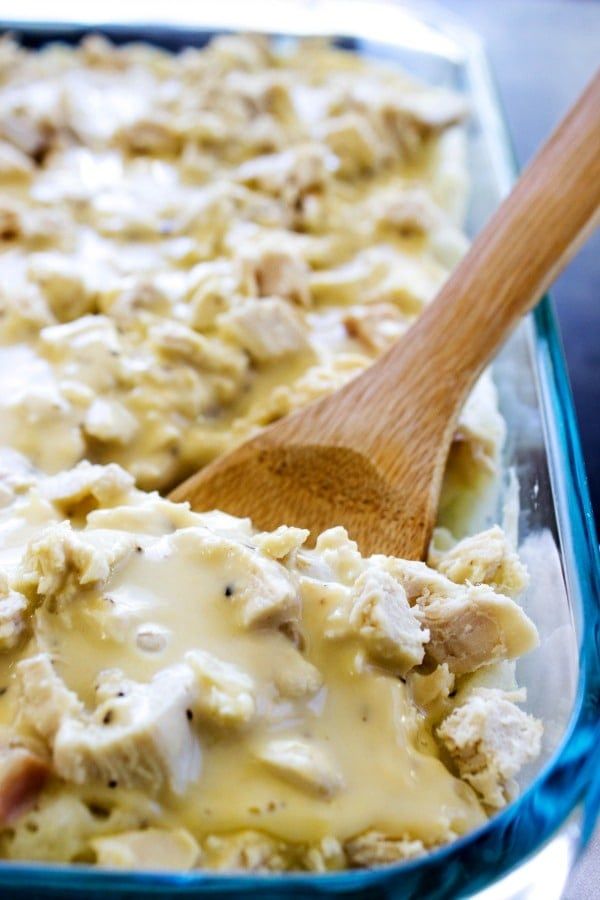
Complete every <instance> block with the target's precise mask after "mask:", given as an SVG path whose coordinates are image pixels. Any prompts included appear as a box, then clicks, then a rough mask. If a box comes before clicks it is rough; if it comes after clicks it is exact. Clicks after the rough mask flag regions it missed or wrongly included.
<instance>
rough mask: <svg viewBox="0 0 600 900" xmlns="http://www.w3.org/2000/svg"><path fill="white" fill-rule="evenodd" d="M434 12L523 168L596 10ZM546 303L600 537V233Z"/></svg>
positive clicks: (586, 56) (593, 58) (491, 7)
mask: <svg viewBox="0 0 600 900" xmlns="http://www.w3.org/2000/svg"><path fill="white" fill-rule="evenodd" d="M438 5H440V6H444V7H447V8H448V9H449V10H450V11H451V12H452V13H453V14H454V15H455V16H457V17H459V18H461V19H462V20H463V22H464V23H465V24H467V25H470V26H471V27H472V28H473V29H474V30H475V31H476V32H478V34H479V35H480V36H481V37H482V38H483V40H484V42H485V44H486V49H487V51H488V56H489V58H490V59H491V62H492V67H493V69H494V72H495V75H496V79H497V83H498V87H499V91H500V96H501V100H502V103H503V106H504V110H505V112H506V117H507V119H508V124H509V129H510V132H511V135H512V138H513V142H514V145H515V149H516V152H517V157H518V160H519V164H520V165H521V166H522V165H523V164H524V163H526V162H527V160H528V159H530V157H531V156H532V155H533V153H534V152H535V150H536V148H537V147H538V146H539V144H540V143H541V142H542V140H543V139H544V138H545V137H546V136H547V135H548V134H549V133H550V131H551V130H552V127H553V126H554V125H555V124H556V122H557V121H558V120H559V118H560V117H561V116H562V115H563V113H564V112H565V111H566V110H567V108H568V106H569V105H570V104H571V103H572V102H573V101H574V100H575V98H576V97H577V95H578V94H579V93H580V92H581V90H582V89H583V87H584V85H585V84H586V82H587V81H589V79H590V78H591V77H592V75H593V73H594V71H595V69H597V68H598V67H599V66H600V2H596V0H587V2H586V0H579V2H578V0H438ZM551 296H552V298H553V300H554V304H555V308H556V310H557V312H558V318H559V322H560V328H561V332H562V338H563V343H564V348H565V354H566V357H567V364H568V369H569V376H570V379H571V387H572V389H573V395H574V398H575V408H576V411H577V417H578V421H579V430H580V434H581V439H582V444H583V452H584V456H585V461H586V469H587V474H588V483H589V487H590V492H591V495H592V503H593V506H594V513H595V519H596V528H597V530H598V531H599V532H600V527H599V526H600V231H598V232H596V234H595V236H594V237H593V238H592V239H591V240H590V241H589V243H588V244H587V245H586V247H585V248H584V249H583V250H582V251H581V252H580V254H579V256H578V257H577V258H576V259H575V260H573V262H572V263H571V264H570V265H569V267H568V269H567V270H566V271H565V272H564V273H563V275H562V276H561V277H560V279H559V280H558V281H557V283H556V285H555V286H554V287H553V288H552V291H551ZM598 897H599V898H600V886H599V887H598Z"/></svg>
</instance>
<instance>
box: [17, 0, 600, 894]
mask: <svg viewBox="0 0 600 900" xmlns="http://www.w3.org/2000/svg"><path fill="white" fill-rule="evenodd" d="M27 6H28V4H26V3H25V4H20V8H19V14H20V15H21V16H24V15H25V14H26V11H27ZM29 6H30V7H31V6H32V4H29ZM60 6H61V4H60V3H54V4H53V16H55V17H56V18H55V19H54V21H53V22H51V23H49V22H40V21H35V20H34V19H33V18H32V19H30V20H28V21H19V22H4V23H3V24H2V25H1V26H0V27H1V28H2V30H10V31H13V32H16V33H17V34H18V35H19V37H20V39H21V40H22V42H23V43H24V44H26V45H27V46H30V47H39V46H41V45H43V44H45V43H47V42H48V41H51V40H63V41H67V42H75V41H78V40H79V39H80V38H81V37H82V35H84V34H85V33H87V32H89V31H90V30H93V31H96V32H98V31H100V32H103V33H105V34H107V35H108V36H109V37H111V38H112V39H113V40H115V41H117V42H126V41H130V40H145V41H150V42H152V43H156V44H159V45H161V46H164V47H168V48H170V49H174V50H175V49H179V48H181V47H184V46H187V45H195V46H198V45H201V44H203V43H205V42H206V41H207V40H208V39H209V38H210V36H212V35H213V34H215V33H218V32H219V31H223V30H246V31H248V30H257V31H262V32H266V33H271V34H274V35H278V36H280V37H281V38H282V39H283V40H285V39H293V38H294V36H297V35H303V34H324V35H330V36H333V37H334V38H335V39H336V41H337V42H338V43H340V44H341V45H343V46H345V47H347V48H348V49H350V50H352V51H354V52H357V53H361V54H364V55H367V56H369V57H377V58H382V57H383V58H386V59H387V60H389V61H392V62H394V61H396V62H398V64H400V65H402V66H403V67H404V68H406V69H408V70H409V71H411V72H413V73H414V74H415V75H417V76H418V77H420V78H423V79H424V80H426V81H430V82H432V83H435V84H444V85H447V86H449V87H453V88H456V89H458V90H460V91H462V92H464V93H465V94H466V96H467V97H468V99H469V100H470V103H471V108H472V120H471V125H470V134H469V144H470V150H469V153H470V170H471V176H472V193H473V199H472V203H471V210H470V218H469V227H470V230H471V231H472V232H473V233H474V232H476V231H477V229H478V228H479V227H481V225H482V224H483V222H484V221H485V220H486V218H487V217H488V216H489V215H490V213H491V211H492V210H493V209H494V207H495V206H496V205H497V204H498V202H499V200H500V198H501V197H502V195H503V194H504V193H505V192H506V191H507V190H508V189H509V187H510V184H511V182H512V180H514V177H515V173H516V167H515V163H514V158H513V155H512V152H511V149H510V145H509V143H508V139H507V134H506V129H505V126H504V120H503V117H502V114H501V112H500V109H499V106H498V100H497V97H496V93H495V90H494V87H493V83H492V79H491V75H490V71H489V68H488V65H487V62H486V58H485V55H484V52H483V50H482V47H481V45H480V44H479V42H478V40H477V39H476V38H475V36H474V35H473V34H471V33H470V32H469V31H467V30H465V29H464V28H462V27H461V26H460V25H457V24H456V23H454V22H452V21H450V20H449V18H448V16H447V14H446V13H441V12H440V11H439V10H435V9H433V8H432V7H430V6H429V5H427V4H423V3H420V2H419V3H414V4H411V3H404V4H397V3H390V2H386V0H311V2H308V0H285V2H280V0H252V2H250V0H219V2H218V3H216V4H214V7H213V8H212V9H206V8H205V6H206V4H202V5H201V6H200V7H199V8H198V9H196V11H195V12H194V10H193V9H191V8H190V6H189V5H186V4H184V3H179V2H177V0H171V2H170V3H169V5H168V6H169V18H170V21H177V22H178V24H177V26H173V25H167V24H162V23H160V22H158V21H157V20H155V21H154V23H153V24H152V23H149V22H148V20H147V18H146V19H143V18H140V20H139V21H134V20H133V17H132V14H131V12H130V10H128V9H125V10H124V11H123V13H122V20H121V21H117V20H115V17H114V15H111V19H112V20H113V21H111V23H110V24H102V23H101V22H98V21H97V20H96V21H94V20H92V19H90V20H89V21H86V20H85V16H86V11H85V9H82V10H78V19H79V21H78V22H76V23H73V22H72V21H70V20H69V16H68V14H67V15H66V16H63V17H62V19H61V9H60ZM34 13H35V11H34V10H32V14H34ZM67 13H68V10H67ZM111 13H112V10H111ZM161 15H164V10H163V11H162V12H161ZM495 374H496V382H497V385H498V388H499V393H500V401H501V407H502V411H503V413H504V415H505V418H506V420H507V423H508V428H509V439H508V442H507V448H506V458H505V463H506V465H507V467H509V466H510V467H513V468H514V469H515V470H516V473H517V476H518V479H519V483H520V485H521V513H520V522H519V525H520V534H521V538H525V545H524V547H525V551H526V552H525V555H526V557H527V562H528V564H529V566H530V568H531V569H532V576H533V577H532V585H533V593H532V592H531V591H530V594H529V595H528V596H527V597H526V599H525V605H526V607H527V608H528V610H529V611H530V613H531V615H532V616H533V617H534V619H535V621H536V622H537V623H538V625H539V626H540V631H541V637H542V644H541V648H540V650H538V651H536V652H535V653H534V654H532V655H531V658H528V659H527V660H525V661H524V662H523V663H522V664H521V667H520V671H519V681H520V682H521V683H523V684H526V685H527V687H528V707H529V708H530V709H531V710H532V711H533V712H534V713H536V714H537V715H541V716H542V718H543V719H544V721H545V723H546V733H547V739H546V746H545V752H544V756H543V758H542V760H541V762H540V765H539V766H537V768H536V769H535V770H533V769H532V770H531V771H530V772H529V773H527V777H526V779H525V781H524V783H523V786H522V787H523V790H522V793H521V796H520V798H519V799H518V800H517V801H515V802H514V803H513V804H511V805H510V806H509V807H508V808H507V809H505V810H504V811H503V812H501V813H500V814H498V815H496V816H495V817H494V818H493V819H491V820H490V821H489V822H488V823H487V824H486V825H485V826H483V827H481V828H479V829H478V830H477V831H475V832H472V833H471V834H469V835H467V836H465V837H463V838H461V839H459V840H457V841H456V842H455V843H453V844H451V845H449V846H447V847H444V848H442V849H440V850H438V851H436V852H434V853H431V854H430V855H428V856H427V857H426V858H424V859H421V860H415V861H411V862H406V863H403V864H401V865H396V866H390V867H387V868H384V869H378V870H370V871H348V872H343V873H335V874H334V873H330V874H326V875H315V874H306V873H298V874H286V875H253V874H247V875H241V874H240V875H238V874H235V875H214V874H212V875H211V874H206V873H202V872H193V873H185V874H165V873H128V872H123V873H121V872H107V871H103V870H98V869H94V868H92V867H87V866H58V865H39V864H32V863H26V864H21V863H1V862H0V897H2V898H4V897H6V898H7V900H8V898H34V897H42V896H43V897H44V898H48V897H82V896H86V897H88V898H90V900H91V898H106V897H111V898H115V900H117V898H132V897H155V896H162V897H176V896H187V897H211V898H221V897H228V898H234V897H244V898H256V900H258V898H269V900H274V898H279V897H286V898H288V897H324V896H332V897H336V898H345V897H353V898H358V897H365V898H366V897H368V898H371V900H378V898H382V900H383V898H389V900H391V898H394V900H400V898H401V900H417V898H419V900H423V898H427V900H456V898H460V897H472V898H473V900H475V897H476V898H477V900H499V898H517V897H518V898H544V900H552V898H558V897H559V896H560V894H561V892H562V888H563V886H564V882H565V879H566V877H567V874H568V872H569V869H570V866H571V864H572V861H573V859H574V857H575V855H576V853H577V852H578V850H579V849H580V848H581V846H583V844H584V843H585V841H586V839H587V838H588V837H589V835H590V833H591V830H592V828H593V825H594V822H595V819H596V816H597V812H598V808H599V806H600V565H599V563H600V559H599V554H598V543H597V538H596V535H595V533H594V525H593V518H592V512H591V507H590V500H589V496H588V491H587V486H586V479H585V472H584V468H583V462H582V457H581V450H580V446H579V438H578V434H577V426H576V422H575V416H574V410H573V402H572V398H571V394H570V389H569V384H568V379H567V374H566V370H565V363H564V358H563V354H562V349H561V345H560V338H559V335H558V331H557V327H556V322H555V318H554V313H553V310H552V305H551V302H550V300H549V299H548V298H547V297H546V298H544V299H543V300H542V302H541V303H540V304H539V306H538V308H537V309H536V310H535V312H534V314H533V315H532V316H530V317H528V319H527V321H526V322H525V323H524V324H523V325H522V327H521V328H520V329H519V330H518V332H517V333H516V334H515V335H514V337H513V338H512V339H511V340H510V342H509V343H508V345H507V346H506V348H505V349H504V350H503V351H502V353H501V354H500V356H499V358H498V360H497V363H496V366H495ZM232 777H234V773H233V774H232Z"/></svg>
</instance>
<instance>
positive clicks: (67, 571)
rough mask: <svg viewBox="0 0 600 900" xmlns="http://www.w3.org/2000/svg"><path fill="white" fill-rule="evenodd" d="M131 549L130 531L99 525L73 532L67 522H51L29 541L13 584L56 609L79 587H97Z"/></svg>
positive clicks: (79, 589)
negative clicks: (106, 528) (117, 530)
mask: <svg viewBox="0 0 600 900" xmlns="http://www.w3.org/2000/svg"><path fill="white" fill-rule="evenodd" d="M134 548H135V538H134V536H133V535H132V534H126V533H124V532H115V531H108V530H106V531H103V530H101V529H99V528H97V529H94V530H92V531H80V532H76V531H74V530H73V528H72V527H71V525H70V524H69V522H60V523H58V524H52V525H49V526H48V527H47V528H46V529H45V530H44V531H43V532H42V534H41V535H40V536H39V537H37V538H34V539H33V540H32V541H30V542H29V544H28V546H27V550H26V552H25V556H24V557H23V560H22V562H21V567H20V570H19V573H18V575H17V578H16V582H15V587H17V588H18V589H19V590H21V591H22V592H23V593H24V594H25V595H26V596H27V597H28V598H29V599H30V600H31V601H32V602H39V601H40V599H41V600H43V601H44V603H45V605H46V606H47V608H48V609H49V610H50V611H51V612H56V611H59V610H61V609H64V608H65V607H66V606H67V605H68V604H69V603H70V602H71V601H72V600H73V599H74V598H75V597H76V596H77V594H78V593H79V592H80V591H81V590H82V589H85V588H93V589H99V588H100V586H101V585H103V584H104V583H105V582H106V581H107V580H108V578H109V577H110V575H111V573H112V572H113V571H114V570H115V569H116V568H117V566H119V565H121V564H122V563H123V562H124V561H125V560H126V559H127V558H128V557H129V555H130V554H131V553H132V552H133V550H134Z"/></svg>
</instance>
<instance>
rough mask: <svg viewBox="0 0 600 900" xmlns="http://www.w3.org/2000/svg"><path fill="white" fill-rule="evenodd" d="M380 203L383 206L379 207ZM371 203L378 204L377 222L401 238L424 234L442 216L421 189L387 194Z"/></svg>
mask: <svg viewBox="0 0 600 900" xmlns="http://www.w3.org/2000/svg"><path fill="white" fill-rule="evenodd" d="M378 201H379V202H378ZM382 202H383V206H380V205H379V204H380V203H382ZM373 203H374V205H375V204H376V203H377V204H378V205H377V207H376V208H377V211H378V220H379V221H380V222H381V223H382V224H383V225H387V226H389V227H390V228H393V229H394V230H395V231H397V232H398V233H399V234H400V235H402V236H410V235H413V234H420V235H422V234H426V233H427V232H428V231H430V230H431V229H433V228H434V227H435V226H436V225H437V223H438V222H439V221H440V218H441V216H442V213H441V211H440V209H439V207H438V206H436V204H435V203H434V202H433V201H432V199H431V197H430V195H429V194H428V193H427V191H425V190H424V189H423V188H409V189H407V190H405V191H401V192H399V193H396V192H394V194H391V193H388V194H386V195H385V196H384V197H382V198H380V197H379V196H376V197H375V198H374V201H373Z"/></svg>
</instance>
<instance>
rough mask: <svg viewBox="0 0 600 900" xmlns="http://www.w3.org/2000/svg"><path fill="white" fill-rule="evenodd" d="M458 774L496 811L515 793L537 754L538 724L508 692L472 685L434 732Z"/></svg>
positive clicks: (540, 727) (539, 734)
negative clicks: (524, 768) (524, 769)
mask: <svg viewBox="0 0 600 900" xmlns="http://www.w3.org/2000/svg"><path fill="white" fill-rule="evenodd" d="M437 734H438V736H439V738H440V739H441V741H442V742H443V744H444V746H445V747H446V749H447V750H448V752H449V753H450V756H451V757H452V758H453V760H454V761H455V763H456V766H457V768H458V771H459V772H460V775H461V777H462V778H463V779H464V780H465V781H467V782H468V783H469V784H471V785H472V786H473V787H474V788H475V790H476V791H477V792H478V793H479V794H480V795H481V798H482V800H483V802H484V803H485V804H486V805H487V806H490V807H493V808H496V809H499V808H501V807H503V806H505V805H506V803H507V802H508V800H510V799H511V798H512V797H513V796H514V793H515V789H516V785H515V782H514V778H515V776H516V775H517V773H518V772H519V770H520V769H521V768H522V766H524V765H525V763H528V762H531V761H532V760H534V759H535V758H536V756H537V755H538V754H539V752H540V742H541V738H542V725H541V723H540V722H539V721H538V720H537V719H534V718H533V717H532V716H529V715H527V713H525V712H523V711H522V710H520V709H519V707H518V706H516V705H515V703H514V702H513V701H512V699H511V696H510V694H505V693H504V692H503V691H499V690H495V689H488V688H477V689H476V690H474V691H473V693H472V694H470V696H468V697H467V699H466V701H465V702H464V703H463V704H461V705H460V706H458V707H457V708H456V709H455V710H454V712H452V713H451V714H450V715H449V716H448V718H447V719H445V720H444V721H443V722H442V724H441V725H440V727H439V728H438V730H437Z"/></svg>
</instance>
